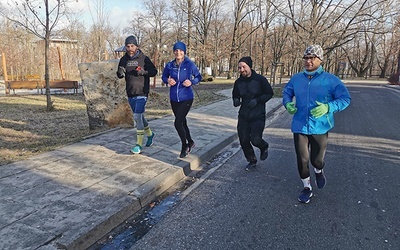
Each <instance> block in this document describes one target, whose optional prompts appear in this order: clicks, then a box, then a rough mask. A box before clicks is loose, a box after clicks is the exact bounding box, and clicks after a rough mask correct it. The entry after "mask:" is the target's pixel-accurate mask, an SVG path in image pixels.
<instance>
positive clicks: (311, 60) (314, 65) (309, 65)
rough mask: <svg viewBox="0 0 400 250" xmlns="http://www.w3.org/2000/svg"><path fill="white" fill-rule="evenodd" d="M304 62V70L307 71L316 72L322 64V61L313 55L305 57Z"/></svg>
mask: <svg viewBox="0 0 400 250" xmlns="http://www.w3.org/2000/svg"><path fill="white" fill-rule="evenodd" d="M303 61H304V68H305V69H306V70H307V71H314V70H316V69H318V67H319V66H320V65H321V63H322V61H321V59H319V58H318V57H316V56H313V55H308V56H304V57H303Z"/></svg>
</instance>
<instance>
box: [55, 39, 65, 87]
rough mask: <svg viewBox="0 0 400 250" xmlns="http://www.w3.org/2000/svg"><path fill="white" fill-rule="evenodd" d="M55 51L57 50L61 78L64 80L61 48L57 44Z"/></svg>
mask: <svg viewBox="0 0 400 250" xmlns="http://www.w3.org/2000/svg"><path fill="white" fill-rule="evenodd" d="M57 52H58V66H59V67H60V71H61V79H62V80H65V75H64V70H63V66H62V57H61V49H60V47H59V46H57Z"/></svg>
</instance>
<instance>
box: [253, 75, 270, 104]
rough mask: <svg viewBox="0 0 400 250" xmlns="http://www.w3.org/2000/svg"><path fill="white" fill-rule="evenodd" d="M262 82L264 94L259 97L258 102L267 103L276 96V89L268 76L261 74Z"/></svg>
mask: <svg viewBox="0 0 400 250" xmlns="http://www.w3.org/2000/svg"><path fill="white" fill-rule="evenodd" d="M260 84H261V90H262V94H261V95H260V96H259V97H257V103H266V102H268V101H269V100H270V99H271V98H272V97H273V96H274V91H273V90H272V87H271V85H270V84H269V82H268V80H267V78H265V77H264V76H262V75H260Z"/></svg>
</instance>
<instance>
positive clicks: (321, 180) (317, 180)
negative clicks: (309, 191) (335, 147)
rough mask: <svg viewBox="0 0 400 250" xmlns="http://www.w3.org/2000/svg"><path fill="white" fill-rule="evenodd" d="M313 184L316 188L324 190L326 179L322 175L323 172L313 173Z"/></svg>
mask: <svg viewBox="0 0 400 250" xmlns="http://www.w3.org/2000/svg"><path fill="white" fill-rule="evenodd" d="M315 184H317V187H318V188H324V187H325V185H326V178H325V175H324V170H321V173H319V174H317V173H315Z"/></svg>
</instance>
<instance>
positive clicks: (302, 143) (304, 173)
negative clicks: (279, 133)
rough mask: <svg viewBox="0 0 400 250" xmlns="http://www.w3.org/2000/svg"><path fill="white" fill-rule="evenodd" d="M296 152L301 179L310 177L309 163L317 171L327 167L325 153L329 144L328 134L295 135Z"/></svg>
mask: <svg viewBox="0 0 400 250" xmlns="http://www.w3.org/2000/svg"><path fill="white" fill-rule="evenodd" d="M293 138H294V148H295V150H296V158H297V169H298V171H299V175H300V178H301V179H305V178H307V177H309V176H310V169H309V167H308V162H309V161H310V162H311V165H312V166H313V167H315V168H316V169H322V168H323V167H324V165H325V161H324V158H325V152H326V146H327V144H328V133H326V134H322V135H304V134H296V133H295V134H293Z"/></svg>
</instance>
